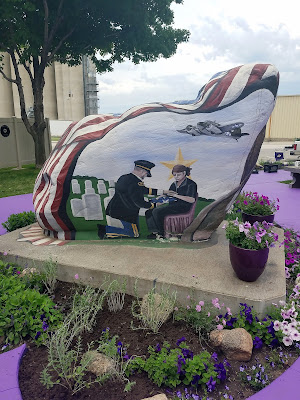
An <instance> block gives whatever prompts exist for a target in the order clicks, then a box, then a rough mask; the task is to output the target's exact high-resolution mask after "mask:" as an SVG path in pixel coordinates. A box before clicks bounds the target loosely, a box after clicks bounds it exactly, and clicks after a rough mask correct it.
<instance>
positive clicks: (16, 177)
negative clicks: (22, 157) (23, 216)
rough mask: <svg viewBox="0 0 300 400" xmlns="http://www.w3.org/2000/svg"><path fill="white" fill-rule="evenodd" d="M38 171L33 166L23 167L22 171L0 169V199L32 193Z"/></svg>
mask: <svg viewBox="0 0 300 400" xmlns="http://www.w3.org/2000/svg"><path fill="white" fill-rule="evenodd" d="M38 173H39V169H36V168H35V165H34V164H30V165H23V168H22V169H15V168H1V169H0V198H1V197H8V196H17V195H18V194H27V193H32V192H33V187H34V182H35V180H36V177H37V175H38Z"/></svg>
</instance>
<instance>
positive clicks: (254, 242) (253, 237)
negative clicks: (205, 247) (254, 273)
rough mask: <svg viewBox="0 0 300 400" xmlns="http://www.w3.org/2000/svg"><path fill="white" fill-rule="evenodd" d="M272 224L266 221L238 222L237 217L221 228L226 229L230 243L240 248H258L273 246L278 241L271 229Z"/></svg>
mask: <svg viewBox="0 0 300 400" xmlns="http://www.w3.org/2000/svg"><path fill="white" fill-rule="evenodd" d="M273 226H274V225H273V224H271V223H268V222H266V221H263V222H254V224H253V225H251V224H250V223H249V222H244V223H243V222H239V221H238V219H235V220H234V221H228V223H227V225H226V224H225V225H224V226H223V228H225V229H226V238H227V239H229V241H230V243H231V244H233V245H234V246H236V247H241V248H242V249H250V250H259V249H265V248H269V247H274V246H275V242H277V241H278V234H277V233H276V232H274V231H273V229H272V228H273Z"/></svg>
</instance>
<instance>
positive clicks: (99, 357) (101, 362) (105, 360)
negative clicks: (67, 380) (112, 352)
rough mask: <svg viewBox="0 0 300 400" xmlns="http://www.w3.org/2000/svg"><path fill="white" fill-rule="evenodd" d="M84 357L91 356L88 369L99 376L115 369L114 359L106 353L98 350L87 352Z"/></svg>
mask: <svg viewBox="0 0 300 400" xmlns="http://www.w3.org/2000/svg"><path fill="white" fill-rule="evenodd" d="M83 357H89V358H91V361H90V362H89V364H88V367H87V369H88V371H90V372H92V373H93V374H95V375H97V376H100V375H104V374H109V373H112V372H114V371H115V364H114V361H113V360H112V359H111V358H109V357H107V356H106V355H105V354H102V353H98V351H96V350H91V351H88V352H86V353H85V354H84V355H83Z"/></svg>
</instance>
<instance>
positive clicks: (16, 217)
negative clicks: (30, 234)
mask: <svg viewBox="0 0 300 400" xmlns="http://www.w3.org/2000/svg"><path fill="white" fill-rule="evenodd" d="M35 221H36V218H35V214H34V212H32V211H24V212H22V213H19V214H11V215H10V216H9V217H8V219H7V221H5V222H3V223H2V226H3V228H5V229H6V230H7V232H12V231H15V230H16V229H19V228H23V227H24V226H27V225H31V224H33V223H34V222H35Z"/></svg>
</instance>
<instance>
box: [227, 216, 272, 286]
mask: <svg viewBox="0 0 300 400" xmlns="http://www.w3.org/2000/svg"><path fill="white" fill-rule="evenodd" d="M273 226H274V225H273V224H272V223H268V222H265V221H263V222H254V224H253V225H251V224H250V223H249V222H242V223H241V222H239V221H238V219H236V220H234V221H229V222H228V223H227V225H225V226H224V228H225V229H226V238H227V239H229V256H230V262H231V265H232V267H233V269H234V271H235V273H236V275H237V276H238V278H239V279H241V280H243V281H246V282H254V281H256V279H258V278H259V276H260V275H261V274H262V273H263V271H264V269H265V266H266V263H267V260H268V256H269V249H270V247H274V246H275V242H277V241H278V234H277V233H276V232H274V230H273Z"/></svg>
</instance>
